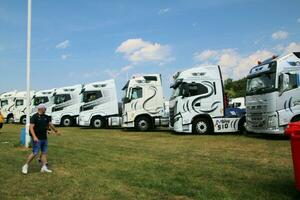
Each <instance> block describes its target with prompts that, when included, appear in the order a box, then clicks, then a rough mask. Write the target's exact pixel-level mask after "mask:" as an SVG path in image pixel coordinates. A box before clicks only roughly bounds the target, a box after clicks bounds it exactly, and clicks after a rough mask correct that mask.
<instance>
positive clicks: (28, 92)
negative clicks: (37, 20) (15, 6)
mask: <svg viewBox="0 0 300 200" xmlns="http://www.w3.org/2000/svg"><path fill="white" fill-rule="evenodd" d="M30 49H31V0H28V18H27V58H26V87H27V102H26V103H27V105H26V137H25V147H27V148H28V147H29V142H30V136H29V126H30V110H31V109H30V104H31V98H30Z"/></svg>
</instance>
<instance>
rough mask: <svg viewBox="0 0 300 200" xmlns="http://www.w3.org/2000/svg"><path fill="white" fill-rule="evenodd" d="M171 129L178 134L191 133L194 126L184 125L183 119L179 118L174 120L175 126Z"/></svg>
mask: <svg viewBox="0 0 300 200" xmlns="http://www.w3.org/2000/svg"><path fill="white" fill-rule="evenodd" d="M171 129H172V130H173V131H175V132H178V133H191V132H192V124H186V125H183V121H182V117H180V116H178V117H175V119H174V125H173V127H171Z"/></svg>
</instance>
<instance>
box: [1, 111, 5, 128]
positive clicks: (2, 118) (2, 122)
mask: <svg viewBox="0 0 300 200" xmlns="http://www.w3.org/2000/svg"><path fill="white" fill-rule="evenodd" d="M3 124H4V117H3V115H2V113H1V111H0V129H2V127H3Z"/></svg>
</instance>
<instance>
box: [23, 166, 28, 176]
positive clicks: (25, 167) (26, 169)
mask: <svg viewBox="0 0 300 200" xmlns="http://www.w3.org/2000/svg"><path fill="white" fill-rule="evenodd" d="M22 174H25V175H26V174H28V164H25V165H23V167H22Z"/></svg>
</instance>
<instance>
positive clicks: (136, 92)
mask: <svg viewBox="0 0 300 200" xmlns="http://www.w3.org/2000/svg"><path fill="white" fill-rule="evenodd" d="M142 97H143V89H142V88H140V87H137V88H132V90H131V99H132V100H134V99H139V98H142Z"/></svg>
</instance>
